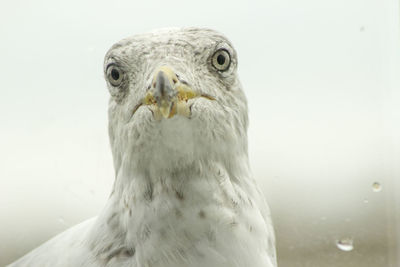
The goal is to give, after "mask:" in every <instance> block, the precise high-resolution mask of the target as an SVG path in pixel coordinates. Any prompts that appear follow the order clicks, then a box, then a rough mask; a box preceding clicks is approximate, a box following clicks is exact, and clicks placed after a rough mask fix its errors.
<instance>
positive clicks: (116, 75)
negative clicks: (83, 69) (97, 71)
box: [107, 65, 123, 86]
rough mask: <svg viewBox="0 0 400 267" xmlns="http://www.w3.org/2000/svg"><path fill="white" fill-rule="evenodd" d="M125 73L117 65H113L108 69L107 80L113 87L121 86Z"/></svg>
mask: <svg viewBox="0 0 400 267" xmlns="http://www.w3.org/2000/svg"><path fill="white" fill-rule="evenodd" d="M122 78H123V73H122V71H121V70H120V68H118V67H117V66H115V65H111V66H109V67H108V68H107V79H108V80H109V81H110V83H111V85H112V86H119V85H120V84H121V83H122Z"/></svg>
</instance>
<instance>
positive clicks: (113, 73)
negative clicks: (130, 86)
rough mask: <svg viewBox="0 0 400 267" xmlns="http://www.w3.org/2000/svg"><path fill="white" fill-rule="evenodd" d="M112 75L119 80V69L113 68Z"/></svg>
mask: <svg viewBox="0 0 400 267" xmlns="http://www.w3.org/2000/svg"><path fill="white" fill-rule="evenodd" d="M111 77H112V78H113V79H114V80H116V81H117V80H118V79H119V71H118V70H116V69H112V70H111Z"/></svg>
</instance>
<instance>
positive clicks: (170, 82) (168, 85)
mask: <svg viewBox="0 0 400 267" xmlns="http://www.w3.org/2000/svg"><path fill="white" fill-rule="evenodd" d="M177 82H178V78H177V77H176V74H175V73H174V72H173V71H172V70H171V69H170V68H168V67H161V68H160V69H159V70H158V72H156V74H155V75H154V78H153V83H152V85H153V97H154V99H155V101H156V103H157V107H158V108H159V110H160V112H161V115H162V116H163V117H164V118H168V117H170V115H171V112H172V109H173V108H174V106H175V104H176V102H177V94H178V91H176V90H175V84H176V83H177Z"/></svg>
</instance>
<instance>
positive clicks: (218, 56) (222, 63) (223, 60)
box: [211, 49, 231, 71]
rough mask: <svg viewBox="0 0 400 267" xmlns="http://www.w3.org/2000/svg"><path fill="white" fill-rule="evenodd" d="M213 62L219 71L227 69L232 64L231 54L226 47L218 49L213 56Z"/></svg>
mask: <svg viewBox="0 0 400 267" xmlns="http://www.w3.org/2000/svg"><path fill="white" fill-rule="evenodd" d="M211 63H212V65H213V66H214V68H216V69H217V70H219V71H225V70H227V69H228V68H229V66H230V64H231V56H230V55H229V52H228V51H227V50H225V49H220V50H217V51H216V52H215V53H214V55H213V56H212V59H211Z"/></svg>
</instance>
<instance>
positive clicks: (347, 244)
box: [336, 238, 354, 251]
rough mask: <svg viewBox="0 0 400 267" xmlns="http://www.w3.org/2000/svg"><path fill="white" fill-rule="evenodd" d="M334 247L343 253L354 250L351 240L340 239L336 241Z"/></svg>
mask: <svg viewBox="0 0 400 267" xmlns="http://www.w3.org/2000/svg"><path fill="white" fill-rule="evenodd" d="M336 246H337V247H338V248H339V249H340V250H343V251H352V250H353V249H354V246H353V239H352V238H342V239H340V240H337V241H336Z"/></svg>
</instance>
